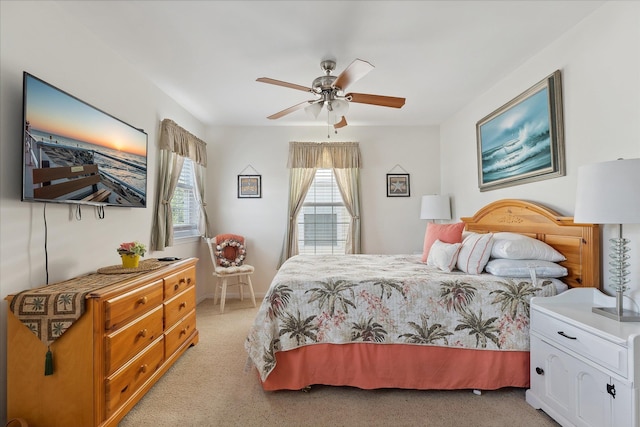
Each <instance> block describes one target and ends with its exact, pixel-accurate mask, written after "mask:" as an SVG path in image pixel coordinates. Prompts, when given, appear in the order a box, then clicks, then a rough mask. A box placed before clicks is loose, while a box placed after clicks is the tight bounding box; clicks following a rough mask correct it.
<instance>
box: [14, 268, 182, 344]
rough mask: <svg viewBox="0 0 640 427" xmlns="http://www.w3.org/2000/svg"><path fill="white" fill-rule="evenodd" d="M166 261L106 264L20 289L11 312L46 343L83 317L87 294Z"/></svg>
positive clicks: (58, 336) (56, 337)
mask: <svg viewBox="0 0 640 427" xmlns="http://www.w3.org/2000/svg"><path fill="white" fill-rule="evenodd" d="M169 264H171V263H168V262H161V261H158V260H157V259H149V260H145V261H142V262H141V263H140V267H139V268H137V269H134V268H126V269H122V268H121V267H120V266H112V267H105V268H104V270H105V272H106V273H107V274H100V273H101V270H103V269H100V270H98V271H99V273H92V274H88V275H86V276H80V277H76V278H74V279H70V280H66V281H64V282H59V283H54V284H51V285H47V286H42V287H40V288H36V289H29V290H26V291H22V292H20V293H19V294H17V295H16V296H15V297H14V298H13V300H12V301H11V311H12V312H13V314H14V315H15V316H16V317H17V318H18V320H20V321H21V322H22V323H23V324H24V325H25V326H26V327H27V328H29V330H31V332H33V333H34V334H36V336H37V337H38V338H39V339H40V341H42V342H43V343H44V344H45V345H46V346H49V345H50V344H51V343H52V342H54V341H55V340H56V339H58V338H60V336H61V335H62V334H63V333H65V332H66V331H67V330H68V329H69V328H70V327H71V325H72V324H73V323H74V322H75V321H76V320H78V319H79V318H80V316H82V313H84V310H85V297H86V296H87V294H89V293H90V292H92V291H95V290H96V289H100V288H103V287H105V286H109V285H112V284H114V283H117V282H120V281H122V280H124V279H127V278H129V277H134V276H136V275H138V274H142V273H143V272H145V271H150V270H155V269H156V268H160V267H163V266H165V265H169ZM116 271H117V273H119V274H116Z"/></svg>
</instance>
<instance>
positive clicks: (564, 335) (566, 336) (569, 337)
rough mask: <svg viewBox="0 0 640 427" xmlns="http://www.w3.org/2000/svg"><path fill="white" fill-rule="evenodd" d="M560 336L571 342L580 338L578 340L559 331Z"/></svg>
mask: <svg viewBox="0 0 640 427" xmlns="http://www.w3.org/2000/svg"><path fill="white" fill-rule="evenodd" d="M558 335H562V336H563V337H565V338H567V339H569V340H577V339H578V338H576V337H572V336H571V335H567V334H565V333H564V332H562V331H558Z"/></svg>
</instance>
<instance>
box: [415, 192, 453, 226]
mask: <svg viewBox="0 0 640 427" xmlns="http://www.w3.org/2000/svg"><path fill="white" fill-rule="evenodd" d="M420 219H432V220H436V219H451V203H450V202H449V196H439V195H435V194H434V195H428V196H422V204H421V205H420Z"/></svg>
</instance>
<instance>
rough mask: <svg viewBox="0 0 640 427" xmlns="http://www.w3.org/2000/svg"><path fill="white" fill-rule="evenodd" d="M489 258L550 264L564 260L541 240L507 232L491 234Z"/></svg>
mask: <svg viewBox="0 0 640 427" xmlns="http://www.w3.org/2000/svg"><path fill="white" fill-rule="evenodd" d="M491 258H507V259H539V260H543V261H551V262H558V261H564V260H566V258H565V257H564V255H562V254H561V253H560V252H558V251H556V250H555V249H553V248H552V247H551V246H549V245H548V244H546V243H545V242H543V241H541V240H537V239H534V238H533V237H529V236H525V235H523V234H517V233H508V232H500V233H494V234H493V248H492V249H491Z"/></svg>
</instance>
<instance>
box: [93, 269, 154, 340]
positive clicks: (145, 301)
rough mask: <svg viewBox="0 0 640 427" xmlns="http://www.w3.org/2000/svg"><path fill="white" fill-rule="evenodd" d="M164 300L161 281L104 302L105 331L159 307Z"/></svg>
mask: <svg viewBox="0 0 640 427" xmlns="http://www.w3.org/2000/svg"><path fill="white" fill-rule="evenodd" d="M163 299H164V290H163V281H162V279H160V280H157V281H155V282H152V283H149V284H148V285H145V286H142V287H140V288H138V289H136V290H135V291H131V292H128V293H126V294H123V295H120V296H118V297H115V298H112V299H109V300H107V301H106V302H105V326H104V327H105V329H106V330H107V331H109V330H112V329H116V328H119V327H121V326H123V325H124V324H126V323H128V322H129V321H131V320H132V319H134V318H136V317H138V316H140V315H141V314H143V313H145V312H147V311H149V310H151V309H153V308H155V307H157V306H159V305H160V304H162V301H163Z"/></svg>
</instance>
